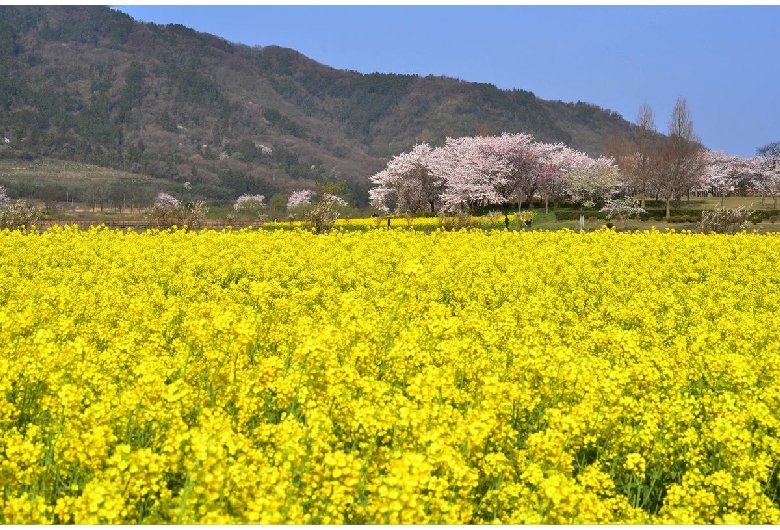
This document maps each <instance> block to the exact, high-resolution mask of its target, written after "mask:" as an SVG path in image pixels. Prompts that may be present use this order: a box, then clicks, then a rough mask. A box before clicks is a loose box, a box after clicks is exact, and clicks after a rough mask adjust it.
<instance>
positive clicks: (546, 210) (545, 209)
mask: <svg viewBox="0 0 780 530" xmlns="http://www.w3.org/2000/svg"><path fill="white" fill-rule="evenodd" d="M548 202H549V199H548V198H547V197H545V198H544V213H546V214H547V213H550V210H548V209H547V204H548Z"/></svg>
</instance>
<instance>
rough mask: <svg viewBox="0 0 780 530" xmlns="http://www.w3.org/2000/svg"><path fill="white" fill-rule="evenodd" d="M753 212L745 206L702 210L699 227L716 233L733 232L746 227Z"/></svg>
mask: <svg viewBox="0 0 780 530" xmlns="http://www.w3.org/2000/svg"><path fill="white" fill-rule="evenodd" d="M754 213H755V212H754V211H753V210H750V209H748V208H747V207H745V206H740V207H739V208H716V209H714V210H704V211H702V212H701V229H702V230H703V231H704V232H715V233H717V234H734V233H736V232H739V231H740V230H746V229H747V228H748V223H749V222H750V219H751V217H753V214H754Z"/></svg>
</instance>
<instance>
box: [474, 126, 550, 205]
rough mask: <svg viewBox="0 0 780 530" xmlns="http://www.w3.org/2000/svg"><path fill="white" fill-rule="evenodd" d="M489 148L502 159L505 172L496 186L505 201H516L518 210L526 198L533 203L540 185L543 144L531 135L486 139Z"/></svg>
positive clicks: (506, 134) (511, 135) (505, 134)
mask: <svg viewBox="0 0 780 530" xmlns="http://www.w3.org/2000/svg"><path fill="white" fill-rule="evenodd" d="M486 141H487V143H488V145H489V148H490V149H492V150H493V152H495V153H497V154H498V156H500V157H501V158H502V159H503V163H504V164H505V165H506V171H505V172H503V173H502V174H501V175H500V176H499V178H498V179H497V183H496V187H497V189H498V191H499V193H500V194H501V196H502V197H503V198H504V200H505V201H506V202H514V201H517V209H518V211H519V210H520V209H521V208H522V206H523V202H524V200H525V199H528V200H530V199H531V198H532V197H533V195H534V193H535V192H536V190H537V188H538V186H539V177H540V161H541V159H542V153H543V147H542V144H539V143H536V142H534V139H533V136H531V135H530V134H523V133H519V134H508V133H503V134H502V135H501V136H492V137H488V138H487V139H486Z"/></svg>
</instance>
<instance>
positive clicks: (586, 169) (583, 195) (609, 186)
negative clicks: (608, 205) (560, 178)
mask: <svg viewBox="0 0 780 530" xmlns="http://www.w3.org/2000/svg"><path fill="white" fill-rule="evenodd" d="M575 160H576V162H575V163H576V165H575V166H574V167H573V168H572V169H571V170H570V171H568V172H566V173H565V174H564V179H565V184H564V189H565V190H566V192H567V193H568V194H569V196H570V198H571V200H572V201H573V202H575V203H579V204H581V205H582V206H585V207H590V206H593V205H594V204H595V203H596V202H600V201H605V200H607V199H608V198H610V197H611V196H612V194H613V193H614V192H615V191H616V190H617V189H618V188H619V187H620V185H621V183H622V180H621V177H620V170H619V169H618V167H617V165H615V163H614V160H613V159H612V158H606V157H599V158H598V159H595V160H594V159H592V158H589V157H587V156H584V155H580V156H576V155H575Z"/></svg>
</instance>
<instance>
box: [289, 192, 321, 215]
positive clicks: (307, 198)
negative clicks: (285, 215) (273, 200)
mask: <svg viewBox="0 0 780 530" xmlns="http://www.w3.org/2000/svg"><path fill="white" fill-rule="evenodd" d="M316 194H317V193H316V192H315V191H313V190H296V191H294V192H292V193H291V194H290V197H289V198H288V199H287V209H288V210H292V209H294V208H298V207H299V206H306V205H308V204H311V203H312V201H313V200H314V196H315V195H316Z"/></svg>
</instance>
